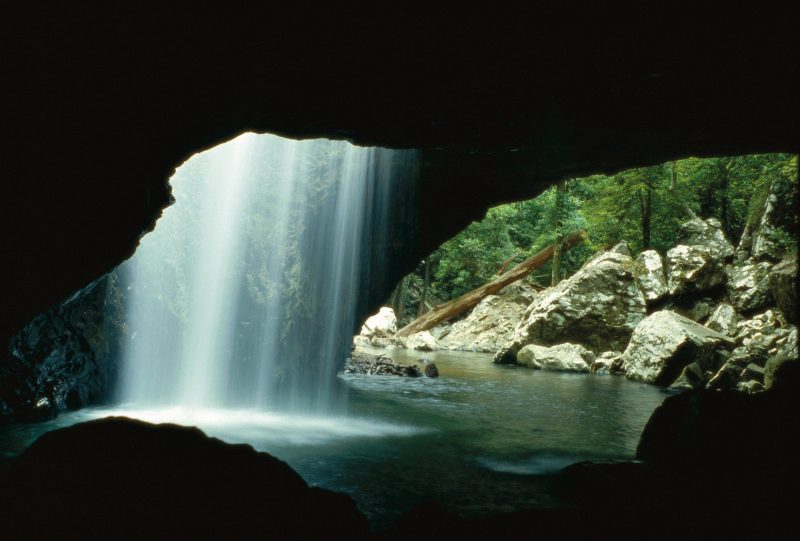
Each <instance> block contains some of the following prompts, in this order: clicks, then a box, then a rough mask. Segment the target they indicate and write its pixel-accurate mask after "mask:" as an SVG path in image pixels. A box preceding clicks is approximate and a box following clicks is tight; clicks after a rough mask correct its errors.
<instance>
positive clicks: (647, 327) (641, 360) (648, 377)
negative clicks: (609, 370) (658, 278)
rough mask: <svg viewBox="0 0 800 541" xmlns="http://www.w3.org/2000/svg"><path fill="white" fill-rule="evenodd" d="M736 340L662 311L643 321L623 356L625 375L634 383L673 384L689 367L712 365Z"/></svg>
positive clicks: (706, 367) (634, 332)
mask: <svg viewBox="0 0 800 541" xmlns="http://www.w3.org/2000/svg"><path fill="white" fill-rule="evenodd" d="M732 345H733V340H731V339H730V338H729V337H727V336H724V335H722V334H720V333H718V332H715V331H712V330H711V329H709V328H707V327H704V326H702V325H700V324H699V323H695V322H694V321H692V320H690V319H688V318H685V317H683V316H680V315H678V314H676V313H675V312H670V311H669V310H662V311H660V312H656V313H654V314H651V315H650V316H648V317H647V318H645V319H644V320H642V321H641V323H639V325H638V326H637V327H636V330H635V331H633V336H632V337H631V340H630V343H629V344H628V347H627V348H626V349H625V353H623V356H622V358H623V367H624V370H625V375H626V376H627V377H628V378H630V379H634V380H639V381H644V382H646V383H654V384H656V385H670V384H671V383H673V382H674V381H675V380H676V379H677V378H678V376H679V375H680V374H681V371H682V370H683V368H684V367H685V366H687V365H688V364H690V363H692V362H695V363H697V364H698V365H699V366H700V368H701V369H702V370H704V371H705V370H706V369H708V368H709V367H711V366H712V364H713V362H714V353H715V351H717V350H718V349H720V348H729V347H731V346H732Z"/></svg>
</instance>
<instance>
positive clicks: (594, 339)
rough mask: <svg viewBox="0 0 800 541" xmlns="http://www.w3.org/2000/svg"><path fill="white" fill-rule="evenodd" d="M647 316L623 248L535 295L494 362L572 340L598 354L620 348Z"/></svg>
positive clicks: (629, 260) (628, 258) (596, 260)
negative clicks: (528, 347)
mask: <svg viewBox="0 0 800 541" xmlns="http://www.w3.org/2000/svg"><path fill="white" fill-rule="evenodd" d="M645 314H646V311H645V301H644V296H643V295H642V292H641V291H640V290H639V288H638V287H637V285H636V279H635V276H634V271H633V260H632V259H631V257H630V255H629V254H628V253H627V247H625V246H624V245H620V246H618V247H616V248H614V249H613V250H610V251H608V252H605V253H603V254H600V255H599V256H597V257H595V258H594V259H592V260H590V261H589V262H587V263H586V264H585V265H584V266H583V268H581V270H579V271H578V272H577V273H575V274H574V275H572V276H571V277H570V278H568V279H566V280H564V281H562V282H560V283H559V284H558V285H557V286H555V287H553V288H550V289H548V290H546V291H544V292H542V293H541V294H540V295H539V296H537V297H536V299H535V300H534V302H533V304H531V305H530V307H528V310H527V311H526V314H525V316H524V317H523V319H522V321H521V322H520V323H519V325H518V326H517V329H516V330H515V331H514V335H513V337H512V338H511V340H510V341H509V342H508V343H506V344H505V345H504V346H503V348H502V349H501V350H500V351H499V352H498V353H497V355H495V362H514V360H515V359H516V355H517V352H519V351H520V350H521V349H522V348H523V347H524V346H526V345H528V344H536V345H541V346H548V345H555V344H559V343H563V342H570V343H574V344H580V345H582V346H584V347H586V348H588V349H590V350H592V351H593V352H595V353H597V354H599V353H602V352H604V351H609V350H622V349H624V348H625V346H626V345H627V344H628V340H629V339H630V336H631V333H632V332H633V329H634V328H635V327H636V325H637V324H638V323H639V321H641V320H642V318H644V317H645Z"/></svg>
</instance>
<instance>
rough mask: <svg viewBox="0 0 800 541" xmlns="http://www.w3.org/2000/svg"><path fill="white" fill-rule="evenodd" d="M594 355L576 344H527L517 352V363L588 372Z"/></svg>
mask: <svg viewBox="0 0 800 541" xmlns="http://www.w3.org/2000/svg"><path fill="white" fill-rule="evenodd" d="M594 360H595V355H594V353H592V352H591V351H589V350H588V349H586V348H585V347H583V346H580V345H577V344H569V343H564V344H558V345H555V346H552V347H543V346H537V345H535V344H529V345H527V346H525V347H524V348H522V349H521V350H519V352H518V353H517V364H519V365H522V366H528V367H530V368H538V369H540V370H555V371H558V372H588V371H589V367H590V366H591V364H592V363H593V362H594Z"/></svg>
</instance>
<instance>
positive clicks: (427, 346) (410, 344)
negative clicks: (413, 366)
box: [405, 331, 439, 351]
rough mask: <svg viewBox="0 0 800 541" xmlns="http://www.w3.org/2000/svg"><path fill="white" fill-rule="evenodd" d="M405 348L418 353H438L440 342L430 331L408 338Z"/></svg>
mask: <svg viewBox="0 0 800 541" xmlns="http://www.w3.org/2000/svg"><path fill="white" fill-rule="evenodd" d="M405 346H406V348H407V349H415V350H417V351H436V350H437V349H439V342H438V341H437V340H436V338H434V337H433V336H432V335H431V333H429V332H428V331H421V332H417V333H414V334H412V335H411V336H409V337H408V338H406V340H405Z"/></svg>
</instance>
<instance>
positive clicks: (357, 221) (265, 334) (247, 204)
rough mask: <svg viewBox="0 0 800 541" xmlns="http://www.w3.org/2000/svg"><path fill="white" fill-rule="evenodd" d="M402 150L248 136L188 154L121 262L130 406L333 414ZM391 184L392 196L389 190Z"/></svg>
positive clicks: (403, 166) (124, 386)
mask: <svg viewBox="0 0 800 541" xmlns="http://www.w3.org/2000/svg"><path fill="white" fill-rule="evenodd" d="M415 163H416V159H415V153H414V152H413V151H391V150H385V149H374V148H362V147H355V146H353V145H350V144H348V143H346V142H339V141H328V140H311V141H293V140H287V139H282V138H279V137H275V136H268V135H254V134H245V135H242V136H240V137H238V138H236V139H234V140H233V141H230V142H228V143H226V144H224V145H220V146H219V147H216V148H214V149H212V150H210V151H207V152H204V153H202V154H199V155H197V156H195V157H193V158H192V159H191V160H189V161H188V162H187V163H186V164H185V165H183V166H182V167H181V168H180V169H179V170H178V171H177V172H176V174H175V176H174V177H173V179H172V186H173V193H174V194H175V198H176V203H175V204H174V205H173V206H172V207H170V208H169V209H167V210H166V211H165V212H164V215H163V217H162V218H161V219H160V220H159V222H158V225H157V228H156V230H155V231H154V232H153V233H151V234H149V235H147V236H146V237H144V238H143V239H142V242H141V244H140V246H139V249H138V250H137V251H136V254H135V255H134V257H133V258H131V260H129V261H128V262H126V263H125V265H124V266H123V268H122V271H123V276H124V277H125V280H126V282H127V286H126V289H127V293H126V297H127V299H128V300H127V311H128V318H127V324H128V327H129V336H130V339H129V341H128V344H127V346H126V350H125V354H124V358H123V366H122V370H121V382H120V389H121V391H120V400H121V402H123V403H126V404H131V405H135V406H136V407H153V408H154V407H160V408H163V407H180V408H185V409H189V410H191V409H200V408H215V409H216V408H247V409H259V410H264V409H268V408H269V409H275V408H281V409H294V410H298V409H300V410H309V409H313V410H315V411H317V412H329V411H331V410H332V409H335V405H336V403H337V401H336V394H337V392H336V385H335V383H336V378H335V374H336V370H337V369H338V367H339V366H340V364H341V361H342V359H343V358H344V356H345V355H346V354H347V351H348V347H349V344H350V340H351V334H352V331H353V329H354V326H355V314H356V311H357V309H358V307H359V306H363V304H364V302H365V295H364V286H365V284H366V283H367V282H368V280H369V279H370V277H371V276H373V277H374V276H376V275H382V272H383V269H375V268H371V267H370V265H369V264H363V263H364V262H367V263H368V262H370V261H372V262H385V259H386V258H385V257H381V252H385V251H386V246H387V242H388V238H389V237H388V228H389V227H390V226H391V223H392V221H393V220H394V221H396V220H397V219H398V216H399V214H398V212H397V211H396V210H397V208H401V207H402V206H403V205H402V202H400V205H398V207H397V208H394V207H391V206H389V202H391V201H393V200H398V199H399V197H400V196H399V195H398V194H400V193H402V192H405V190H397V188H398V186H399V185H400V182H399V181H398V180H397V179H398V177H400V176H410V175H413V174H415V170H414V168H415ZM395 190H397V191H395Z"/></svg>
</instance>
